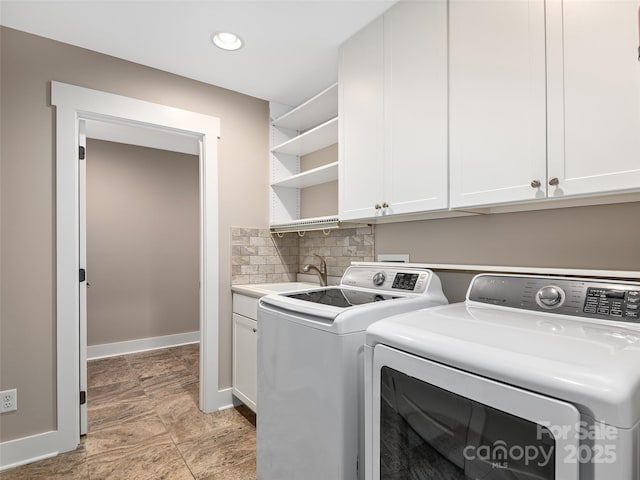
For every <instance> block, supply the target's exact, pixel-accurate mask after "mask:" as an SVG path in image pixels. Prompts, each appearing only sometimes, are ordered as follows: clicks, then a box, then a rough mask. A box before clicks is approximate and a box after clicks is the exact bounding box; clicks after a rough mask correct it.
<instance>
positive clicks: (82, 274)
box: [80, 268, 87, 283]
mask: <svg viewBox="0 0 640 480" xmlns="http://www.w3.org/2000/svg"><path fill="white" fill-rule="evenodd" d="M86 279H87V271H86V270H85V269H84V268H81V269H80V283H82V282H84V281H85V280H86Z"/></svg>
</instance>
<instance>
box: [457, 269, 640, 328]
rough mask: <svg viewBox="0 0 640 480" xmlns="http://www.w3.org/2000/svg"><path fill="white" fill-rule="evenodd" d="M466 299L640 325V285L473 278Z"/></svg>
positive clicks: (514, 277) (560, 279)
mask: <svg viewBox="0 0 640 480" xmlns="http://www.w3.org/2000/svg"><path fill="white" fill-rule="evenodd" d="M467 300H470V301H474V302H480V303H486V304H491V305H501V306H505V307H512V308H520V309H525V310H535V311H541V312H550V313H551V312H552V313H558V314H562V315H573V316H579V317H586V318H595V319H603V320H616V321H624V322H635V323H640V312H639V309H640V283H638V282H624V281H601V280H596V279H581V278H566V277H557V278H556V277H543V276H519V275H491V274H482V275H478V276H476V277H475V278H474V279H473V282H472V284H471V286H470V287H469V291H468V292H467Z"/></svg>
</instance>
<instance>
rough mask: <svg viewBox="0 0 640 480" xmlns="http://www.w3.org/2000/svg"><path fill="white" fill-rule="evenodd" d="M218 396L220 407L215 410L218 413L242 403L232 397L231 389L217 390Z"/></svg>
mask: <svg viewBox="0 0 640 480" xmlns="http://www.w3.org/2000/svg"><path fill="white" fill-rule="evenodd" d="M218 395H219V396H218V399H219V404H220V406H219V407H218V408H217V410H218V411H219V412H220V411H222V410H227V409H228V408H233V407H237V406H238V405H242V402H240V401H239V400H237V399H236V397H234V396H233V389H232V388H231V387H229V388H223V389H221V390H218Z"/></svg>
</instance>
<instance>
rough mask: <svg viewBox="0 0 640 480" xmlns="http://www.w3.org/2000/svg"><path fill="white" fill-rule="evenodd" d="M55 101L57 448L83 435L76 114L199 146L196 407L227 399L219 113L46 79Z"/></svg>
mask: <svg viewBox="0 0 640 480" xmlns="http://www.w3.org/2000/svg"><path fill="white" fill-rule="evenodd" d="M51 104H52V105H55V106H56V270H57V271H56V299H57V307H56V308H57V310H56V319H57V425H58V426H57V437H58V440H57V450H58V452H64V451H69V450H73V449H75V448H76V446H77V445H78V443H79V441H80V405H79V392H80V389H79V378H80V371H79V363H80V362H79V355H80V353H79V321H80V319H79V316H80V293H79V292H80V287H79V278H78V275H79V268H80V266H79V254H78V252H79V234H80V230H79V229H80V227H79V190H78V188H79V177H78V174H79V171H78V145H79V144H78V138H79V137H78V134H79V131H78V124H79V120H81V119H89V120H101V121H106V122H113V123H116V124H120V125H131V126H137V127H147V128H152V129H156V130H161V131H166V132H168V133H172V134H174V135H175V134H180V135H184V136H188V137H192V138H193V139H194V140H195V141H198V142H199V146H200V409H201V410H203V411H205V412H212V411H215V410H218V409H220V408H222V407H225V406H228V405H229V404H230V403H231V395H230V393H229V389H225V390H222V391H220V390H218V305H219V279H218V164H217V140H218V137H219V134H220V120H219V119H218V118H216V117H212V116H208V115H203V114H199V113H195V112H189V111H186V110H181V109H177V108H173V107H168V106H165V105H159V104H155V103H150V102H145V101H142V100H137V99H133V98H128V97H123V96H120V95H114V94H110V93H105V92H100V91H97V90H91V89H87V88H82V87H77V86H74V85H68V84H64V83H60V82H51Z"/></svg>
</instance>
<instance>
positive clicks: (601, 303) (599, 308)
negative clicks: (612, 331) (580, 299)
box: [583, 287, 640, 321]
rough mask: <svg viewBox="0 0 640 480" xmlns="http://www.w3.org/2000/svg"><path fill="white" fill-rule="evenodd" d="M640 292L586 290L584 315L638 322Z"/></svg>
mask: <svg viewBox="0 0 640 480" xmlns="http://www.w3.org/2000/svg"><path fill="white" fill-rule="evenodd" d="M639 306H640V291H638V290H621V289H617V288H596V287H589V288H587V298H586V300H585V302H584V309H583V311H584V313H588V314H591V315H607V316H609V317H612V318H615V319H617V320H628V321H638V320H639V318H638V307H639Z"/></svg>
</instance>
